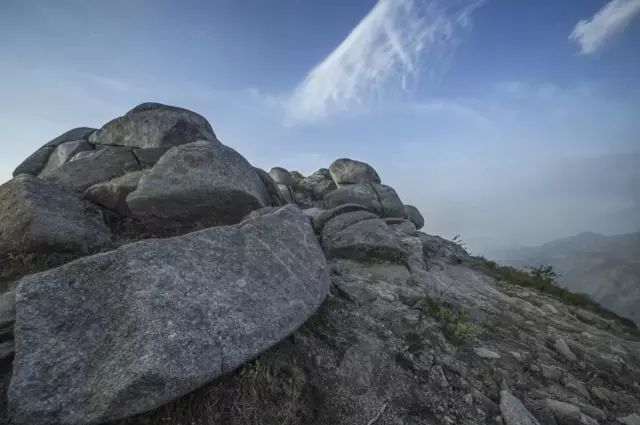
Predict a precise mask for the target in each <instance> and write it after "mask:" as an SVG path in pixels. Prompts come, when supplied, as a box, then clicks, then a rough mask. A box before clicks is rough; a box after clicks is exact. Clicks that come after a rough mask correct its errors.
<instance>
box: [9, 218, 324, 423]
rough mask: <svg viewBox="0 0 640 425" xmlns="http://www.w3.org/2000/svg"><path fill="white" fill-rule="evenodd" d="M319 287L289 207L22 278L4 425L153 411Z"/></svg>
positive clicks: (303, 222) (260, 342)
mask: <svg viewBox="0 0 640 425" xmlns="http://www.w3.org/2000/svg"><path fill="white" fill-rule="evenodd" d="M328 290H329V276H328V273H327V265H326V261H325V259H324V255H323V254H322V250H321V248H320V246H319V244H318V242H317V239H316V237H315V235H314V233H313V230H312V228H311V225H310V223H309V220H308V218H307V217H305V216H304V215H303V214H302V212H301V211H300V210H299V209H298V208H297V207H296V206H286V207H282V208H280V209H275V210H274V211H271V212H266V213H265V214H261V215H258V214H256V217H255V218H252V219H249V220H246V221H244V222H242V223H240V224H238V225H235V226H223V227H213V228H210V229H206V230H202V231H199V232H194V233H190V234H187V235H184V236H179V237H174V238H169V239H150V240H145V241H141V242H137V243H134V244H130V245H125V246H122V247H120V248H119V249H117V250H115V251H112V252H108V253H104V254H100V255H95V256H92V257H86V258H83V259H80V260H77V261H74V262H72V263H69V264H66V265H64V266H62V267H59V268H57V269H53V270H50V271H47V272H44V273H40V274H36V275H31V276H28V277H26V278H23V279H22V281H21V283H20V285H19V286H18V288H17V292H16V320H15V360H14V370H13V376H12V379H11V384H10V388H9V392H8V403H9V411H10V415H11V417H12V420H13V423H15V424H29V425H40V424H42V425H44V424H52V423H55V424H80V423H82V424H95V423H100V422H103V421H108V420H111V419H116V418H121V417H125V416H128V415H132V414H136V413H139V412H144V411H146V410H149V409H153V408H154V407H157V406H159V405H161V404H163V403H166V402H167V401H169V400H171V399H174V398H176V397H178V396H181V395H183V394H185V393H188V392H190V391H192V390H194V389H196V388H198V387H200V386H202V385H203V384H205V383H207V382H209V381H211V380H212V379H214V378H216V377H218V376H220V375H222V374H224V373H227V372H229V371H232V370H234V369H235V368H237V367H238V366H240V365H242V364H243V363H245V362H246V361H248V360H250V359H252V358H253V357H255V356H256V355H258V354H260V353H261V352H263V351H264V350H266V349H268V348H269V347H271V346H272V345H274V344H275V343H277V342H278V341H280V340H282V339H283V338H285V337H286V336H287V335H289V334H291V333H292V332H293V331H294V330H296V329H297V328H298V327H299V326H300V325H301V324H302V323H304V322H305V321H306V320H307V319H308V318H309V316H310V315H312V314H313V313H314V312H315V311H316V309H317V308H318V307H319V305H320V304H321V303H322V301H323V300H324V298H325V296H326V295H327V293H328Z"/></svg>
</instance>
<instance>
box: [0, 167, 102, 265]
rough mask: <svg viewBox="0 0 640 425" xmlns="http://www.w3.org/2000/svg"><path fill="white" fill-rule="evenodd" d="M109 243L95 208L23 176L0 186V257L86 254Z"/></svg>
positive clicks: (79, 199)
mask: <svg viewBox="0 0 640 425" xmlns="http://www.w3.org/2000/svg"><path fill="white" fill-rule="evenodd" d="M109 239H110V232H109V229H108V228H107V227H106V226H105V224H104V222H103V220H102V215H101V213H100V211H99V210H98V208H97V207H95V206H92V205H90V204H89V203H88V202H85V201H83V200H82V199H81V198H80V197H79V196H77V195H75V194H72V193H70V192H67V191H65V190H64V189H62V188H60V187H58V186H56V185H54V184H51V183H47V182H45V181H42V180H40V179H39V178H37V177H33V176H30V175H27V174H23V175H19V176H18V177H14V178H13V179H12V180H10V181H8V182H7V183H5V184H3V185H2V186H0V257H1V256H3V255H6V254H8V253H46V252H49V251H53V252H77V253H84V254H87V253H89V252H91V251H95V250H96V249H99V248H100V247H101V246H103V245H105V244H106V243H107V242H108V241H109Z"/></svg>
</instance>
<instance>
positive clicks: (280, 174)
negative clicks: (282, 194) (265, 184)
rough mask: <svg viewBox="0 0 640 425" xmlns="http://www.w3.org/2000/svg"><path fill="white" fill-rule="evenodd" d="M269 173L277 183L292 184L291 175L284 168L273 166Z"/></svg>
mask: <svg viewBox="0 0 640 425" xmlns="http://www.w3.org/2000/svg"><path fill="white" fill-rule="evenodd" d="M269 175H270V176H271V178H272V179H273V181H274V182H276V183H278V184H283V185H285V186H293V177H291V174H290V173H289V171H287V170H285V169H284V168H282V167H273V168H272V169H271V170H269Z"/></svg>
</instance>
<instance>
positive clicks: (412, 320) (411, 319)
mask: <svg viewBox="0 0 640 425" xmlns="http://www.w3.org/2000/svg"><path fill="white" fill-rule="evenodd" d="M404 320H405V321H406V322H407V323H408V324H410V325H417V324H418V323H419V322H420V313H418V312H417V311H410V312H409V313H407V314H405V315H404Z"/></svg>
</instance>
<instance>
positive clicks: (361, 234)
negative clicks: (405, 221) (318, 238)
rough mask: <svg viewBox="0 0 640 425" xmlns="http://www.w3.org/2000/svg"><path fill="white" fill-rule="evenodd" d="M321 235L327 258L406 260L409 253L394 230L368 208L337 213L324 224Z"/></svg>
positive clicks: (400, 261) (401, 261)
mask: <svg viewBox="0 0 640 425" xmlns="http://www.w3.org/2000/svg"><path fill="white" fill-rule="evenodd" d="M321 235H322V247H323V248H324V252H325V254H326V255H327V257H328V258H346V259H351V260H383V261H391V262H398V263H403V262H404V261H406V253H405V251H404V250H403V249H402V247H401V246H400V243H399V242H398V239H397V237H396V235H395V233H394V232H393V230H392V229H391V228H389V226H387V224H386V223H385V222H384V220H382V219H380V218H379V217H378V216H376V215H375V214H373V213H370V212H368V211H353V212H348V213H345V214H340V215H337V216H335V217H334V218H332V219H330V220H329V221H328V222H327V223H326V224H325V225H324V227H323V229H322V233H321Z"/></svg>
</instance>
